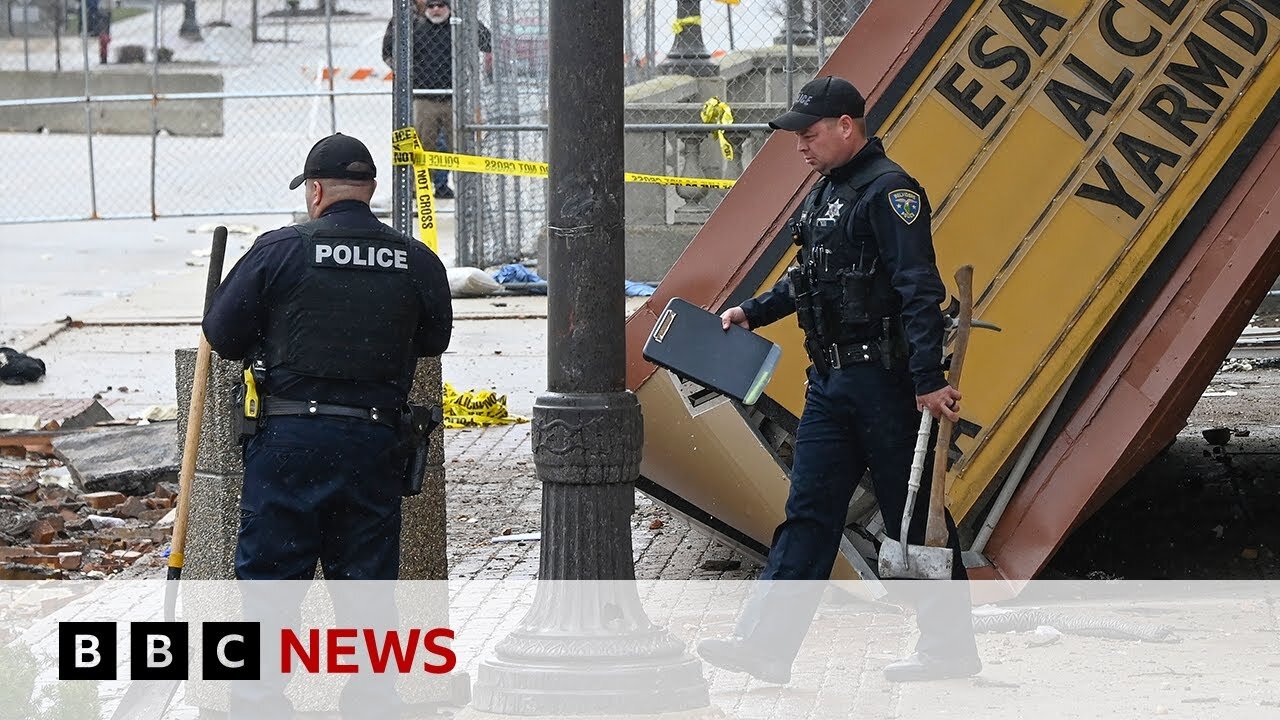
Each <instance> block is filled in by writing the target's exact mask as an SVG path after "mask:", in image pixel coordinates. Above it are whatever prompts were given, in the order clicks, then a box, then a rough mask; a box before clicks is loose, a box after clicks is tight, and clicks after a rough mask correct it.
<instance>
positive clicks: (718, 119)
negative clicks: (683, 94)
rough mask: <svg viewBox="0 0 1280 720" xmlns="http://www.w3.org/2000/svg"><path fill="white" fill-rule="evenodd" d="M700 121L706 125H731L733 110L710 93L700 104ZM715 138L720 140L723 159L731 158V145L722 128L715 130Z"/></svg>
mask: <svg viewBox="0 0 1280 720" xmlns="http://www.w3.org/2000/svg"><path fill="white" fill-rule="evenodd" d="M700 115H701V117H702V122H704V123H706V124H708V125H732V124H733V110H731V109H730V108H729V103H727V102H725V101H723V100H721V99H720V98H718V97H716V96H715V95H712V96H711V97H709V98H707V101H706V102H705V103H703V104H702V113H701V114H700ZM715 136H716V140H718V141H719V142H720V152H721V153H722V154H723V155H724V159H725V160H732V159H733V145H732V144H730V142H729V140H728V139H726V138H725V136H724V131H723V130H716V132H715Z"/></svg>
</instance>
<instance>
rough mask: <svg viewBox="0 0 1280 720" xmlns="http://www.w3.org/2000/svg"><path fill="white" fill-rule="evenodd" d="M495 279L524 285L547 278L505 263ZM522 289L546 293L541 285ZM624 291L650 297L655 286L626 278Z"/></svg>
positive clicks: (497, 271) (630, 295)
mask: <svg viewBox="0 0 1280 720" xmlns="http://www.w3.org/2000/svg"><path fill="white" fill-rule="evenodd" d="M493 279H494V280H497V281H498V283H499V284H502V285H510V284H513V283H519V284H521V285H524V284H528V283H545V282H546V280H543V279H542V278H541V277H539V276H538V273H536V272H534V271H532V270H530V269H529V268H527V267H525V266H524V265H519V264H511V265H503V266H502V267H500V268H498V269H497V270H496V271H495V272H494V273H493ZM522 289H524V290H526V291H527V292H531V293H538V294H545V293H546V288H545V287H541V288H528V287H526V288H522ZM623 291H624V293H625V294H626V296H627V297H648V296H650V295H652V294H653V286H652V285H649V284H647V283H642V282H636V281H635V280H626V281H625V283H624V285H623Z"/></svg>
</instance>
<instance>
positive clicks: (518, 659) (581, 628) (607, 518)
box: [471, 392, 714, 717]
mask: <svg viewBox="0 0 1280 720" xmlns="http://www.w3.org/2000/svg"><path fill="white" fill-rule="evenodd" d="M642 447H643V418H642V416H641V414H640V405H639V403H638V402H637V401H636V397H635V395H632V394H631V393H629V392H602V393H548V394H546V395H542V396H541V397H539V398H538V400H537V402H536V403H535V404H534V410H533V454H534V460H535V462H536V464H537V469H538V477H539V478H540V479H541V480H542V527H543V533H544V540H543V544H542V548H541V553H542V557H541V570H540V573H539V574H540V576H541V577H542V578H550V579H543V580H540V581H539V583H538V587H537V594H536V595H535V596H534V599H533V606H532V607H531V608H530V609H529V612H528V614H527V615H525V617H524V619H523V620H522V621H521V623H520V626H519V627H518V628H517V629H516V630H515V631H513V632H512V633H511V634H510V635H508V636H507V637H506V638H504V639H503V640H502V641H501V642H499V643H498V646H497V647H496V648H495V650H494V657H493V658H491V659H488V660H486V661H484V662H483V663H481V665H480V667H479V668H478V670H477V673H476V681H475V684H474V687H473V688H472V705H471V709H472V710H475V711H480V712H482V713H491V714H503V715H520V716H529V715H550V716H565V715H584V714H590V715H637V714H640V715H655V714H661V713H673V712H683V711H692V710H695V709H699V708H700V709H701V710H700V711H699V714H698V715H697V717H711V716H713V715H708V713H709V712H711V713H714V711H712V710H710V709H709V708H708V705H709V703H710V697H709V694H708V690H707V683H706V680H705V679H704V678H703V676H702V663H701V662H699V661H698V660H697V659H695V658H693V657H692V656H690V655H689V654H688V653H686V652H685V647H684V644H683V643H682V642H680V641H679V640H677V639H676V638H675V637H673V636H672V635H671V634H670V633H668V632H667V631H666V630H665V629H663V628H661V627H658V626H656V625H654V624H653V623H652V622H651V621H650V620H649V618H648V616H647V615H646V614H645V611H644V607H643V606H642V605H641V603H640V597H639V594H638V593H637V590H636V584H635V580H634V577H635V575H634V568H633V566H632V560H631V528H630V523H629V522H628V519H629V518H630V516H631V513H632V512H633V511H634V508H635V485H634V481H635V477H636V475H637V474H638V466H639V463H640V451H641V448H642ZM551 538H554V540H553V542H548V539H551ZM566 578H571V579H566ZM577 578H611V579H604V580H581V579H577Z"/></svg>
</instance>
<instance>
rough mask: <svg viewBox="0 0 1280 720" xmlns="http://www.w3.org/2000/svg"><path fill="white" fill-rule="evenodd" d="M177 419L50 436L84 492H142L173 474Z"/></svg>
mask: <svg viewBox="0 0 1280 720" xmlns="http://www.w3.org/2000/svg"><path fill="white" fill-rule="evenodd" d="M177 438H178V436H177V423H172V422H158V423H150V424H147V425H138V426H136V427H127V428H119V429H114V428H113V429H110V430H100V431H95V432H80V433H75V434H73V435H67V436H65V437H59V438H55V439H54V440H53V451H54V455H56V456H57V457H58V459H59V460H62V462H64V463H65V464H66V466H67V468H68V469H70V470H71V475H72V477H74V478H75V479H76V481H77V482H78V483H80V486H81V487H83V488H84V489H85V490H86V491H88V492H97V491H101V490H114V491H116V492H121V493H124V494H125V495H147V494H150V493H151V492H153V491H154V490H155V488H156V483H159V482H164V481H172V480H174V479H176V478H177V476H178V440H177Z"/></svg>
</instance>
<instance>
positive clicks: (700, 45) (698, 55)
mask: <svg viewBox="0 0 1280 720" xmlns="http://www.w3.org/2000/svg"><path fill="white" fill-rule="evenodd" d="M675 33H676V37H675V40H673V41H672V42H671V50H670V51H668V52H667V57H666V59H665V60H663V61H662V62H661V63H659V64H658V70H659V72H661V73H662V74H664V75H694V76H698V77H707V76H711V75H716V74H718V73H719V72H720V68H719V67H718V66H717V65H716V64H715V63H713V62H711V54H710V53H708V52H707V46H706V44H705V43H704V42H703V41H702V0H676V22H675Z"/></svg>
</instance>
